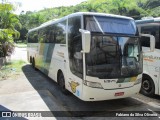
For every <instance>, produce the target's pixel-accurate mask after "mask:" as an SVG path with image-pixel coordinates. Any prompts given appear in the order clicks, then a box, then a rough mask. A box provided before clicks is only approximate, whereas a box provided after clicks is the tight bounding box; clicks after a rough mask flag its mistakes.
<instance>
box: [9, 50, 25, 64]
mask: <svg viewBox="0 0 160 120" xmlns="http://www.w3.org/2000/svg"><path fill="white" fill-rule="evenodd" d="M11 59H12V60H24V61H27V48H18V47H15V51H14V53H13V55H12V56H11Z"/></svg>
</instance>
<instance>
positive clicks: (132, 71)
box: [86, 34, 142, 79]
mask: <svg viewBox="0 0 160 120" xmlns="http://www.w3.org/2000/svg"><path fill="white" fill-rule="evenodd" d="M91 38H92V40H91V49H90V53H88V54H86V69H87V75H88V76H93V77H98V78H101V79H105V78H120V77H131V76H136V75H138V74H140V73H142V54H141V52H140V51H141V48H140V44H139V38H136V37H117V36H104V35H97V34H96V35H94V34H93V35H92V37H91Z"/></svg>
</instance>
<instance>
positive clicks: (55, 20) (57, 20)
mask: <svg viewBox="0 0 160 120" xmlns="http://www.w3.org/2000/svg"><path fill="white" fill-rule="evenodd" d="M81 15H99V16H107V17H113V18H120V19H130V20H134V19H133V18H131V17H127V16H121V15H114V14H106V13H96V12H76V13H72V14H69V15H67V16H64V17H62V18H60V19H53V20H50V21H48V22H45V23H43V24H41V25H40V26H38V27H36V28H33V29H30V30H29V32H31V31H34V30H38V29H40V28H43V27H45V26H48V25H51V24H53V23H56V22H59V21H61V20H63V19H66V18H70V17H73V16H81Z"/></svg>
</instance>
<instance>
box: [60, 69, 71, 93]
mask: <svg viewBox="0 0 160 120" xmlns="http://www.w3.org/2000/svg"><path fill="white" fill-rule="evenodd" d="M58 84H59V86H60V88H61V91H62V93H64V94H65V95H68V93H69V91H68V90H67V89H66V87H65V79H64V76H63V73H62V72H60V73H59V74H58Z"/></svg>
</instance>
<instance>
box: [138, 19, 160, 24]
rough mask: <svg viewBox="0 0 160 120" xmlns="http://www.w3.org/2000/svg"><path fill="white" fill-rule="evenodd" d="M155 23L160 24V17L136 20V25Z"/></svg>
mask: <svg viewBox="0 0 160 120" xmlns="http://www.w3.org/2000/svg"><path fill="white" fill-rule="evenodd" d="M155 22H158V23H159V22H160V17H157V18H149V19H142V20H136V24H145V23H155Z"/></svg>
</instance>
